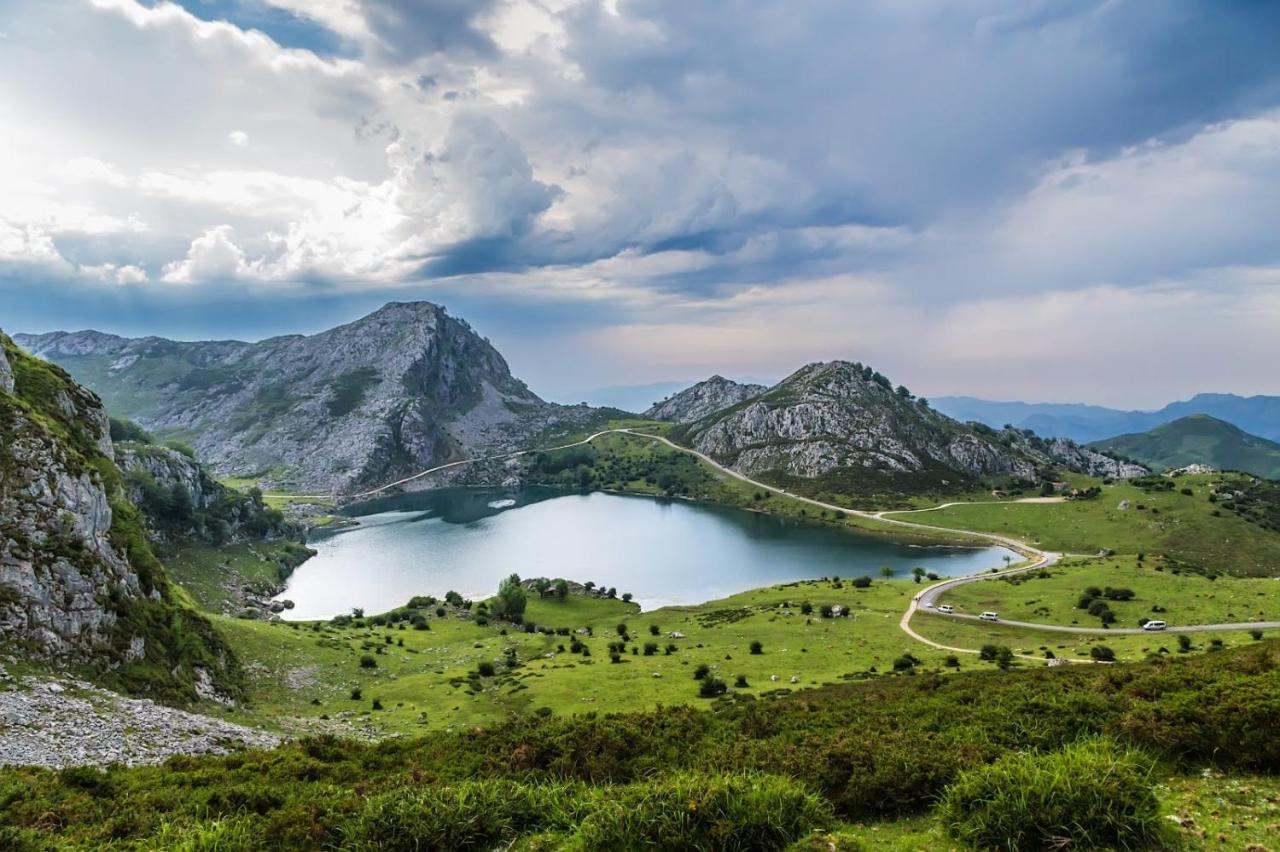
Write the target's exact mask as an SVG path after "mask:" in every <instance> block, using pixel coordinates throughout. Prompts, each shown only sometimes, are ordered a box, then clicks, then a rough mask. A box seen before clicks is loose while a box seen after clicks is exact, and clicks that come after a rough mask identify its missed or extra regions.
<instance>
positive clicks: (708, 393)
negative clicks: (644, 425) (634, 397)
mask: <svg viewBox="0 0 1280 852" xmlns="http://www.w3.org/2000/svg"><path fill="white" fill-rule="evenodd" d="M766 390H767V388H766V387H765V386H764V385H752V384H740V383H738V382H735V381H733V380H731V379H726V378H725V377H724V376H712V377H711V378H709V379H707V380H706V381H702V382H698V383H697V384H696V385H693V386H691V387H688V388H685V389H684V390H682V391H680V392H679V393H677V394H673V395H672V396H669V397H667V398H666V399H664V400H662V401H661V402H656V403H654V404H653V405H652V406H650V407H649V409H648V410H647V411H645V412H644V416H645V417H648V418H651V419H653V420H666V421H669V422H671V423H692V422H693V421H695V420H701V419H702V418H704V417H708V416H710V415H712V414H715V413H716V412H719V411H724V410H725V409H726V408H731V407H732V406H735V405H737V404H738V403H740V402H744V401H746V400H748V399H751V398H752V397H753V396H759V395H760V394H762V393H764V392H765V391H766Z"/></svg>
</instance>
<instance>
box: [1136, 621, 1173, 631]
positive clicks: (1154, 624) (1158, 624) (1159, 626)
mask: <svg viewBox="0 0 1280 852" xmlns="http://www.w3.org/2000/svg"><path fill="white" fill-rule="evenodd" d="M1168 626H1169V625H1167V624H1165V623H1164V622H1163V621H1148V622H1147V623H1146V624H1144V625H1142V629H1143V630H1164V629H1165V628H1166V627H1168Z"/></svg>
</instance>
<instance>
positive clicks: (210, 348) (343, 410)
mask: <svg viewBox="0 0 1280 852" xmlns="http://www.w3.org/2000/svg"><path fill="white" fill-rule="evenodd" d="M16 339H17V341H18V342H19V343H20V344H21V345H23V346H25V347H26V348H27V349H28V350H29V351H31V352H33V353H35V354H38V355H40V356H42V357H45V358H48V359H50V360H52V361H55V362H57V363H60V364H61V365H63V366H64V367H66V368H67V369H68V370H70V371H71V372H72V374H73V375H78V376H80V377H81V378H82V379H83V380H84V381H85V382H86V383H87V384H88V385H89V386H90V387H91V388H92V389H93V390H94V391H96V392H97V393H99V394H100V395H101V396H102V397H103V399H104V400H105V401H106V403H107V405H108V407H109V408H111V410H112V412H113V413H116V414H119V415H122V416H126V417H130V418H132V419H133V420H136V421H137V422H138V423H140V424H141V425H143V426H145V427H146V428H148V429H150V430H152V431H153V432H159V433H161V434H164V433H166V432H167V433H175V432H177V433H180V434H182V435H184V436H190V438H191V442H192V443H193V444H194V446H195V449H196V451H197V456H198V457H199V458H200V459H201V460H202V461H204V462H205V463H207V464H210V465H212V466H213V468H214V469H215V470H217V471H218V472H219V473H223V474H239V475H261V474H263V473H264V472H266V473H268V474H272V473H275V474H276V475H277V477H278V478H277V479H276V480H275V481H276V482H277V483H278V484H283V485H287V486H288V487H289V488H290V489H301V490H304V491H313V492H317V493H327V492H331V491H332V492H339V493H343V492H349V491H355V490H359V489H360V487H362V486H370V485H380V484H382V483H384V482H386V481H389V480H391V479H394V478H397V477H399V476H403V475H406V474H409V473H414V472H417V471H419V470H422V469H424V468H428V467H432V466H435V465H438V464H442V463H444V462H448V461H453V460H456V459H459V458H464V457H468V456H473V455H485V454H489V453H495V452H502V451H504V450H508V449H523V448H525V447H526V446H528V444H529V442H530V440H531V439H533V438H535V437H536V436H539V435H540V434H541V433H542V432H543V431H545V430H547V429H551V428H557V427H561V426H568V425H573V424H576V423H578V422H581V421H585V420H586V419H587V418H589V417H591V416H593V410H592V409H589V408H587V407H586V406H572V407H569V406H559V405H553V404H551V403H547V402H544V401H543V400H541V399H540V398H539V397H538V396H537V395H535V394H534V393H533V392H532V391H530V390H529V388H528V387H526V386H525V384H524V383H523V382H521V381H519V380H518V379H516V378H514V377H513V376H512V375H511V372H510V370H509V369H508V367H507V363H506V361H504V360H503V358H502V356H501V355H500V354H498V351H497V350H496V349H494V348H493V346H491V345H490V344H489V343H488V341H486V340H485V339H483V338H481V337H480V336H479V335H478V334H476V333H475V332H474V331H473V330H472V329H471V327H470V326H469V325H467V324H466V322H464V321H463V320H460V319H457V318H455V317H452V316H450V315H449V314H447V313H446V312H445V310H444V309H443V308H441V307H439V306H437V305H433V304H431V303H429V302H407V303H403V302H393V303H390V304H388V305H386V306H384V307H383V308H381V309H379V310H377V311H375V312H374V313H372V314H370V315H369V316H366V317H363V318H362V319H359V320H356V321H355V322H352V323H349V324H347V325H343V326H339V327H337V328H333V329H330V330H328V331H324V332H321V333H319V334H315V335H311V336H305V337H304V336H302V335H290V336H286V337H276V338H272V339H270V340H263V341H260V342H258V343H243V342H238V341H206V342H196V343H187V342H177V341H171V340H164V339H162V338H155V337H149V338H140V339H127V338H122V337H116V336H113V335H108V334H102V333H99V332H92V331H89V332H74V333H67V332H54V333H50V334H42V335H19V336H18V337H17V338H16Z"/></svg>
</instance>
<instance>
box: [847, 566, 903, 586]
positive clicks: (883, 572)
mask: <svg viewBox="0 0 1280 852" xmlns="http://www.w3.org/2000/svg"><path fill="white" fill-rule="evenodd" d="M880 576H881V577H884V578H885V579H886V580H887V579H888V578H890V577H892V576H893V566H892V565H881V566H880ZM854 585H855V586H856V585H857V581H856V580H855V581H854Z"/></svg>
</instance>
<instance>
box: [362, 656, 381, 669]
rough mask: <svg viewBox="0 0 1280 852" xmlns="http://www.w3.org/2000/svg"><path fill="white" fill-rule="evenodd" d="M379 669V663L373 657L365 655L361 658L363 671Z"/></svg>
mask: <svg viewBox="0 0 1280 852" xmlns="http://www.w3.org/2000/svg"><path fill="white" fill-rule="evenodd" d="M377 667H378V661H377V660H375V659H374V658H373V657H371V656H370V655H368V654H365V655H364V656H363V657H361V658H360V668H362V669H376V668H377Z"/></svg>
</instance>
